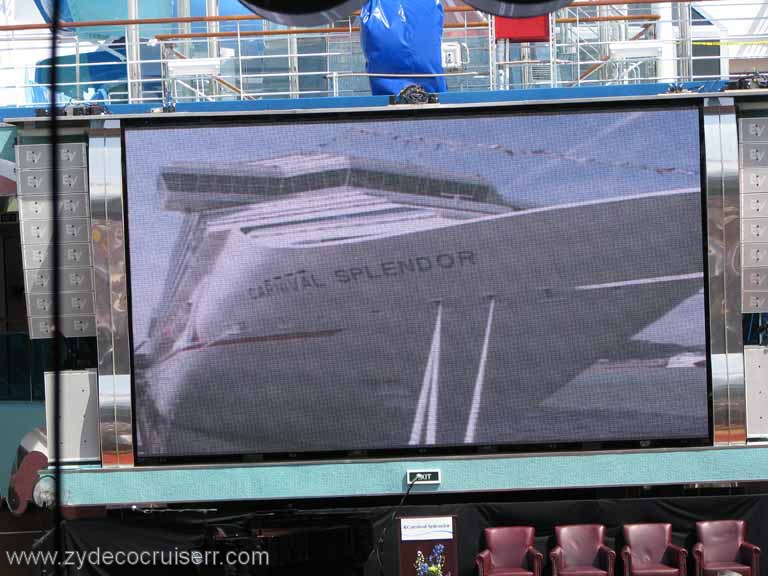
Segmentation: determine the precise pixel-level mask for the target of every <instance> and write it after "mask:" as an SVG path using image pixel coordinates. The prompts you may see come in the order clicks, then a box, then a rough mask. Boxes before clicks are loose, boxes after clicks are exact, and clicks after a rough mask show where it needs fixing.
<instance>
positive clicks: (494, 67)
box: [487, 14, 499, 90]
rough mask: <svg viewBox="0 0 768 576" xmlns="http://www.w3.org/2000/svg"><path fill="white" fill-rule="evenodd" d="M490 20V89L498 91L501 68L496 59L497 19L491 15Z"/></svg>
mask: <svg viewBox="0 0 768 576" xmlns="http://www.w3.org/2000/svg"><path fill="white" fill-rule="evenodd" d="M487 18H488V78H489V83H490V89H491V90H496V87H497V75H498V74H499V67H498V64H497V59H496V18H495V16H491V15H490V14H489V15H488V16H487Z"/></svg>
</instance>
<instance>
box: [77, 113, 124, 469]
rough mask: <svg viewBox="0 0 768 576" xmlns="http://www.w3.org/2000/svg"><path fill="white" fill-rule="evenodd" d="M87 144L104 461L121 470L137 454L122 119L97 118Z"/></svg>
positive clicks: (104, 465) (104, 464) (105, 465)
mask: <svg viewBox="0 0 768 576" xmlns="http://www.w3.org/2000/svg"><path fill="white" fill-rule="evenodd" d="M88 145H89V149H88V152H89V163H90V166H91V169H90V172H89V183H90V200H91V226H92V230H91V232H92V243H93V261H94V262H93V263H94V269H95V280H94V282H95V296H96V301H95V308H96V330H97V333H96V338H97V340H96V343H97V349H98V373H99V430H100V437H101V459H102V466H103V467H105V468H121V467H127V466H133V462H134V458H133V420H132V412H133V407H132V401H131V362H130V354H131V349H130V341H129V331H128V330H129V326H128V291H127V284H126V258H125V242H124V239H125V227H124V223H123V214H124V211H123V184H122V182H123V175H122V147H121V132H120V123H119V121H116V120H95V121H93V122H92V123H91V130H90V132H89V139H88Z"/></svg>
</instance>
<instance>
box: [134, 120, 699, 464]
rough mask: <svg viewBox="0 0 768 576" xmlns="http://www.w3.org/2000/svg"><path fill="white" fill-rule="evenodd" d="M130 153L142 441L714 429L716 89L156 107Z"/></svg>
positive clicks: (366, 449)
mask: <svg viewBox="0 0 768 576" xmlns="http://www.w3.org/2000/svg"><path fill="white" fill-rule="evenodd" d="M125 160H126V174H127V215H128V233H129V234H128V244H129V256H130V259H129V264H130V289H131V290H130V293H131V318H132V346H133V351H134V358H133V360H134V361H133V366H134V395H135V418H136V426H137V437H138V438H137V441H138V456H139V457H140V458H148V459H152V458H174V457H182V458H183V457H205V456H214V455H216V456H227V455H243V454H262V455H264V454H271V455H277V454H283V455H288V454H290V455H296V454H299V455H300V454H302V453H307V454H308V453H313V454H317V453H323V452H326V453H330V452H334V453H338V452H339V451H342V452H348V451H358V452H359V451H362V453H376V452H375V451H377V450H379V451H384V450H386V451H392V450H395V451H403V452H405V451H407V449H409V448H420V449H423V448H425V447H435V448H437V447H462V449H463V447H470V446H489V445H494V446H509V447H510V448H512V447H513V446H514V445H517V446H521V445H526V446H527V445H532V444H536V445H544V444H559V443H573V442H578V443H584V442H589V443H592V442H617V441H626V442H630V441H631V442H643V441H661V440H665V441H670V440H674V441H683V440H686V441H690V440H695V439H698V441H699V442H703V441H706V439H707V438H709V409H708V390H709V386H708V369H707V346H706V341H707V336H706V311H705V268H704V254H705V250H704V239H703V235H702V220H703V215H702V209H703V208H702V194H701V174H700V170H701V169H700V162H701V160H700V144H699V112H698V109H696V108H680V107H675V108H670V109H658V108H656V109H645V110H629V109H614V110H612V111H590V112H585V111H580V112H573V111H567V112H566V111H563V112H561V113H551V112H550V113H527V114H522V113H517V114H512V113H507V112H503V113H502V112H499V113H484V114H477V113H472V112H471V111H467V112H466V114H464V115H463V116H462V113H456V112H454V113H452V115H450V116H448V115H433V116H429V117H426V118H421V119H414V118H413V117H398V116H389V117H376V116H370V115H369V116H368V117H361V118H355V117H354V116H349V115H348V116H346V117H338V116H335V117H334V118H332V119H328V118H327V117H325V119H323V117H317V116H315V117H312V118H306V119H304V120H302V117H301V116H296V117H295V118H291V119H285V118H282V119H281V121H280V122H277V121H271V122H270V121H269V120H267V121H260V122H255V123H250V124H242V125H232V124H218V125H209V126H205V127H201V126H196V127H176V126H166V127H162V126H161V127H140V126H135V127H128V128H127V129H126V133H125ZM651 444H653V442H651ZM657 444H658V443H657ZM372 451H373V452H372Z"/></svg>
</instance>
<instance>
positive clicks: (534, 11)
mask: <svg viewBox="0 0 768 576" xmlns="http://www.w3.org/2000/svg"><path fill="white" fill-rule="evenodd" d="M465 1H466V3H467V4H469V5H470V6H472V7H473V8H477V9H478V10H480V11H482V12H487V13H488V14H495V15H496V16H505V17H508V18H531V17H533V16H542V15H543V14H549V13H550V12H554V11H555V10H559V9H560V8H563V7H565V6H568V4H570V3H571V2H573V0H513V1H510V0H465Z"/></svg>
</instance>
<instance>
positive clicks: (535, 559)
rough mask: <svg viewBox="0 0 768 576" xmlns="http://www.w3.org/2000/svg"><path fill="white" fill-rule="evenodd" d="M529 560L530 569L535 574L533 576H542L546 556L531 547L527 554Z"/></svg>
mask: <svg viewBox="0 0 768 576" xmlns="http://www.w3.org/2000/svg"><path fill="white" fill-rule="evenodd" d="M525 556H526V558H527V559H528V569H529V570H530V571H531V572H533V576H541V570H542V565H543V564H544V554H542V553H541V552H539V551H538V550H536V548H534V547H533V546H529V547H528V550H526V553H525Z"/></svg>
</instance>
